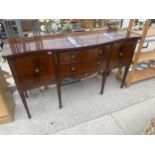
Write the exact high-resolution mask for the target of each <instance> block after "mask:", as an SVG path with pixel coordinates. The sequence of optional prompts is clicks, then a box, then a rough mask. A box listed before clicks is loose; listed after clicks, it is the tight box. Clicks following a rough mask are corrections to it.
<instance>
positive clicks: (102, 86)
mask: <svg viewBox="0 0 155 155" xmlns="http://www.w3.org/2000/svg"><path fill="white" fill-rule="evenodd" d="M106 77H107V72H106V71H105V72H103V74H102V82H101V91H100V94H103V91H104V85H105V80H106Z"/></svg>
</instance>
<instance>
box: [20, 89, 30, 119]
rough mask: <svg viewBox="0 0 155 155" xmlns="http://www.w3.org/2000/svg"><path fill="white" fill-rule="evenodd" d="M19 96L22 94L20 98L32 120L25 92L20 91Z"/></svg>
mask: <svg viewBox="0 0 155 155" xmlns="http://www.w3.org/2000/svg"><path fill="white" fill-rule="evenodd" d="M19 94H20V97H21V99H22V101H23V104H24V107H25V110H26V112H27V115H28V118H29V119H30V118H31V114H30V111H29V108H28V105H27V102H26V98H25V95H24V92H22V91H20V92H19Z"/></svg>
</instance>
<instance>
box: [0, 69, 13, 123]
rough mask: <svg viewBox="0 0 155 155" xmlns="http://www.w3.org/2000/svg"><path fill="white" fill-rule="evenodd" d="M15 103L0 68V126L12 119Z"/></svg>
mask: <svg viewBox="0 0 155 155" xmlns="http://www.w3.org/2000/svg"><path fill="white" fill-rule="evenodd" d="M14 110H15V103H14V100H13V97H12V95H11V93H10V90H9V88H8V86H7V83H6V80H5V77H4V76H3V71H2V69H1V67H0V124H2V123H7V122H11V121H13V119H14Z"/></svg>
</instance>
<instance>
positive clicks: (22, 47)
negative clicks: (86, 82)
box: [2, 30, 140, 118]
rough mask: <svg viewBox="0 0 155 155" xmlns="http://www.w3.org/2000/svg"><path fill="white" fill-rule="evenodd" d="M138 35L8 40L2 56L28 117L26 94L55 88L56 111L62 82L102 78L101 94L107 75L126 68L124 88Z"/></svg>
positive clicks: (119, 33) (122, 33)
mask: <svg viewBox="0 0 155 155" xmlns="http://www.w3.org/2000/svg"><path fill="white" fill-rule="evenodd" d="M139 38H140V36H139V35H136V34H132V33H130V32H128V31H125V30H122V31H105V30H104V31H103V30H100V31H91V32H76V33H69V34H59V35H49V36H38V37H27V38H16V39H9V40H8V44H7V45H5V47H4V50H3V52H2V55H3V57H5V58H6V59H7V61H8V63H9V66H10V68H11V71H12V74H13V77H14V79H15V82H16V86H17V88H18V91H19V94H20V96H21V99H22V101H23V104H24V106H25V109H26V112H27V114H28V117H29V118H31V114H30V112H29V108H28V105H27V102H26V96H27V94H26V91H27V90H30V89H33V88H36V87H40V86H46V85H50V84H54V83H55V84H56V86H57V92H58V99H59V107H60V108H61V107H62V101H61V81H62V80H64V79H67V78H76V79H81V78H84V77H87V76H90V75H92V74H94V73H98V74H100V75H102V80H101V81H102V82H101V92H100V93H101V94H102V93H103V89H104V83H105V80H106V75H107V73H108V72H109V71H111V70H113V69H115V68H118V67H125V73H124V77H123V80H122V84H121V87H123V85H124V81H125V78H126V76H127V73H128V70H129V67H130V64H131V61H132V57H133V54H134V50H135V47H136V44H137V41H138V39H139Z"/></svg>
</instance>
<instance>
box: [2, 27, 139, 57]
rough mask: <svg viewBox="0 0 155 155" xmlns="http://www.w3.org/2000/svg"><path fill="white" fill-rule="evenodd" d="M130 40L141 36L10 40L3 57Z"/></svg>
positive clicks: (107, 34) (109, 34)
mask: <svg viewBox="0 0 155 155" xmlns="http://www.w3.org/2000/svg"><path fill="white" fill-rule="evenodd" d="M129 38H140V35H138V34H134V33H131V32H129V31H127V30H117V31H107V30H106V31H105V30H100V31H90V32H76V33H67V34H58V35H47V36H37V37H26V38H15V39H9V40H8V44H5V46H4V50H3V52H2V56H4V57H9V56H15V55H20V54H23V53H25V54H26V53H28V52H35V51H48V50H50V51H64V50H66V51H69V50H73V49H74V50H75V49H80V48H88V47H93V46H94V47H95V46H99V45H104V44H109V43H112V42H115V41H119V40H125V39H129Z"/></svg>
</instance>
